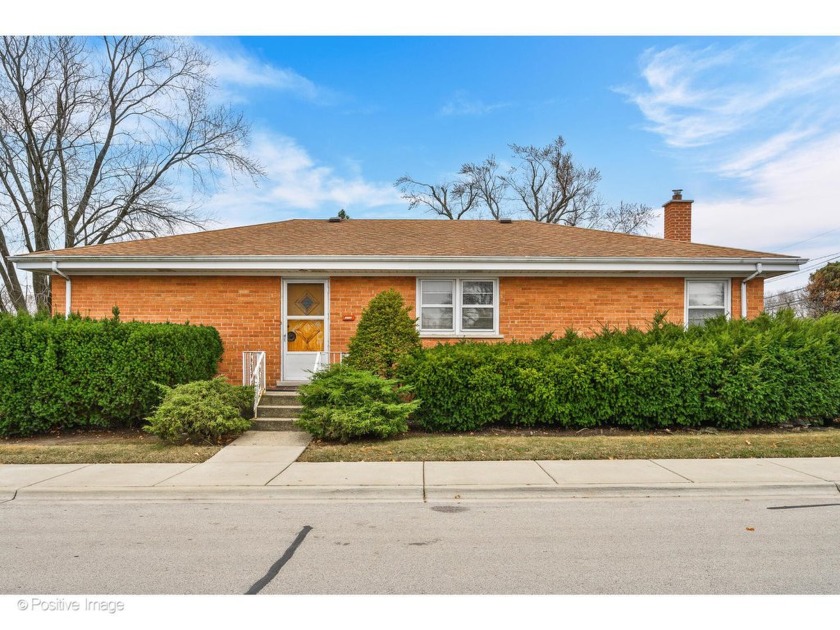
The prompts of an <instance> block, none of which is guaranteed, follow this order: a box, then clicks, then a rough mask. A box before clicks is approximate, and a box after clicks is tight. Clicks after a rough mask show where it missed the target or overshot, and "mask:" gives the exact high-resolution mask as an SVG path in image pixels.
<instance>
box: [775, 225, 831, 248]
mask: <svg viewBox="0 0 840 630" xmlns="http://www.w3.org/2000/svg"><path fill="white" fill-rule="evenodd" d="M838 231H840V227H836V228H832V229H830V230H826V231H825V232H820V233H819V234H816V235H815V236H812V237H811V238H806V239H805V240H804V241H798V242H796V243H793V244H791V245H784V246H782V247H780V248H779V249H790V248H791V247H796V246H797V245H802V243H808V242H810V241H813V240H816V239H818V238H819V237H821V236H825V235H826V234H832V233H834V232H838Z"/></svg>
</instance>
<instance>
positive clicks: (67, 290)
mask: <svg viewBox="0 0 840 630" xmlns="http://www.w3.org/2000/svg"><path fill="white" fill-rule="evenodd" d="M52 271H53V273H54V274H56V275H59V276H61V277H62V278H64V317H65V319H66V318H68V317H70V300H71V299H72V297H73V281H72V280H70V276H68V275H67V274H65V273H64V272H63V271H61V270H59V268H58V261H56V260H54V261H52Z"/></svg>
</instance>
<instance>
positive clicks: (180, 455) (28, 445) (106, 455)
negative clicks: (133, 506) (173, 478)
mask: <svg viewBox="0 0 840 630" xmlns="http://www.w3.org/2000/svg"><path fill="white" fill-rule="evenodd" d="M221 448H222V447H221V446H195V445H190V444H187V445H184V446H172V445H169V444H165V443H163V442H161V441H160V440H159V439H158V438H156V437H154V436H151V435H149V434H147V433H144V432H142V431H137V430H125V431H85V432H80V433H65V434H49V435H39V436H36V437H31V438H7V439H3V440H0V464H159V463H163V464H175V463H184V464H192V463H200V462H203V461H205V460H206V459H208V458H210V457H212V456H213V455H215V454H216V453H218V452H219V449H221Z"/></svg>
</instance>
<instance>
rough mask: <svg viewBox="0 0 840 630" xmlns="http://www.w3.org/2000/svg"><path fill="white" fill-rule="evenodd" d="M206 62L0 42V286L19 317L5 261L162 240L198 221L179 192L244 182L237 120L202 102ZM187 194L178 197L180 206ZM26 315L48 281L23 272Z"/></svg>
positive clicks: (141, 49) (166, 42) (245, 165)
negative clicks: (236, 179)
mask: <svg viewBox="0 0 840 630" xmlns="http://www.w3.org/2000/svg"><path fill="white" fill-rule="evenodd" d="M209 67H210V60H209V59H208V58H207V57H206V56H205V55H204V53H203V52H202V51H201V50H200V49H199V48H197V47H196V46H195V45H193V44H191V43H190V42H188V41H185V40H180V39H168V38H158V37H106V38H103V39H102V40H101V42H100V43H99V44H96V43H95V41H94V40H90V39H86V38H74V37H50V38H41V37H4V38H3V40H2V45H0V255H2V263H3V264H2V266H0V279H1V280H2V282H3V286H4V288H5V293H6V296H7V300H8V305H7V308H11V309H14V310H17V311H23V310H26V297H25V295H24V289H23V287H21V284H20V281H19V279H18V278H17V276H16V274H15V270H14V267H13V266H12V263H11V262H10V261H9V260H8V258H9V255H10V254H11V253H12V250H13V249H16V248H17V249H21V250H24V251H27V252H34V251H42V250H46V249H51V248H52V247H55V246H63V247H75V246H79V245H90V244H99V243H106V242H109V241H116V240H125V239H131V238H138V237H144V236H155V235H159V234H162V233H171V232H173V231H175V230H176V229H178V228H179V227H182V226H184V225H194V226H200V225H202V224H203V222H204V221H203V218H202V216H201V215H200V214H199V212H198V209H197V207H196V206H195V205H194V203H192V201H191V198H192V195H191V191H192V192H195V193H198V194H201V193H206V192H209V191H210V190H212V188H213V186H214V185H215V184H216V183H217V181H218V178H219V176H220V175H222V174H223V173H225V174H230V175H236V174H245V175H247V176H250V177H252V178H255V177H257V176H259V175H260V174H261V172H262V171H261V168H260V166H259V165H258V164H257V163H256V162H255V161H254V160H252V159H251V158H249V157H248V156H247V154H246V153H245V145H246V143H247V139H248V126H247V125H246V124H245V122H244V120H243V118H242V116H241V114H239V113H237V112H234V111H232V110H230V109H229V108H226V107H213V106H211V105H210V104H209V103H208V90H209V89H211V88H212V83H211V81H210V75H209ZM188 197H189V199H187V198H188ZM33 290H34V294H35V300H36V305H37V307H38V308H49V302H50V296H49V281H48V278H47V277H46V276H45V275H35V276H34V279H33Z"/></svg>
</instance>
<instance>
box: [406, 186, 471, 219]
mask: <svg viewBox="0 0 840 630" xmlns="http://www.w3.org/2000/svg"><path fill="white" fill-rule="evenodd" d="M394 185H395V186H396V187H397V188H399V190H400V192H401V193H402V197H403V199H407V200H408V207H409V209H411V210H414V209H415V208H417V207H423V208H425V209H426V210H431V211H432V212H434V213H435V214H437V215H440V216H442V217H446V218H447V219H453V220H454V219H460V218H462V217H463V216H464V215H465V214H467V213H468V212H469V211H470V210H472V209H473V208H474V207H475V205H476V202H477V200H478V190H477V188H476V186H475V185H474V183H473V182H472V180H470V179H463V180H457V181H452V182H443V183H441V184H424V183H423V182H418V181H416V180H414V179H412V178H411V177H409V176H408V175H404V176H403V177H400V178H399V179H398V180H397V181H396V182H395V183H394Z"/></svg>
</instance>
